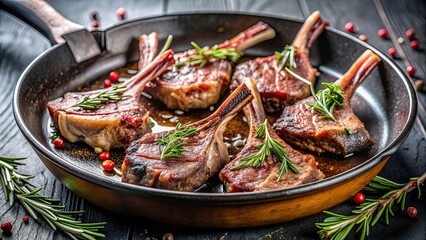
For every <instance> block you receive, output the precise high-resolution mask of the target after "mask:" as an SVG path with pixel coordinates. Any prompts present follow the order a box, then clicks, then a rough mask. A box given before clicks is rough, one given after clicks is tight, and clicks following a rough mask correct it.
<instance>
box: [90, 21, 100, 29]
mask: <svg viewBox="0 0 426 240" xmlns="http://www.w3.org/2000/svg"><path fill="white" fill-rule="evenodd" d="M90 25H91V26H92V28H98V27H99V21H98V20H93V21H92V22H91V24H90Z"/></svg>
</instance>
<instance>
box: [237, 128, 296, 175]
mask: <svg viewBox="0 0 426 240" xmlns="http://www.w3.org/2000/svg"><path fill="white" fill-rule="evenodd" d="M267 128H268V127H267V120H265V122H263V123H262V124H260V125H259V128H258V129H257V131H256V133H255V135H254V137H255V138H259V139H260V138H265V140H264V141H263V143H261V144H259V145H257V146H255V147H256V148H258V149H260V150H259V151H258V152H256V153H253V154H251V155H249V156H247V157H244V158H242V159H241V160H240V163H238V164H237V165H235V166H233V167H232V168H231V170H236V169H239V168H243V167H253V168H256V167H258V166H259V165H261V164H262V163H263V162H264V161H265V158H266V157H268V156H271V154H273V155H274V156H275V158H276V159H277V160H278V161H279V162H281V166H280V169H279V176H278V179H277V182H278V181H279V180H280V179H281V177H282V175H283V174H284V173H286V174H287V173H288V168H290V169H291V170H292V171H293V172H294V173H298V172H299V170H297V168H296V167H295V166H294V165H293V162H292V161H291V159H290V158H289V157H288V156H287V153H286V152H285V150H284V148H285V146H284V145H283V144H281V143H280V142H278V141H277V140H275V139H273V138H272V137H271V136H270V135H269V132H268V129H267Z"/></svg>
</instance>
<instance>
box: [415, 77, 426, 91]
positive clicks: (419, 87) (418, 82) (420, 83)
mask: <svg viewBox="0 0 426 240" xmlns="http://www.w3.org/2000/svg"><path fill="white" fill-rule="evenodd" d="M415 85H416V90H417V91H422V90H423V87H424V86H425V82H424V81H423V80H421V79H419V80H416V82H415Z"/></svg>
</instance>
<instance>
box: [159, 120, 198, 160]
mask: <svg viewBox="0 0 426 240" xmlns="http://www.w3.org/2000/svg"><path fill="white" fill-rule="evenodd" d="M196 133H197V128H195V127H189V126H188V124H185V125H182V124H180V123H178V124H177V125H176V128H175V130H173V131H170V132H168V133H167V134H166V135H163V136H161V137H160V138H157V139H155V141H156V142H158V143H159V151H160V154H161V155H160V159H164V158H171V157H179V156H180V155H181V154H182V152H183V151H184V149H183V146H185V143H184V142H182V139H183V138H186V137H189V136H192V135H195V134H196Z"/></svg>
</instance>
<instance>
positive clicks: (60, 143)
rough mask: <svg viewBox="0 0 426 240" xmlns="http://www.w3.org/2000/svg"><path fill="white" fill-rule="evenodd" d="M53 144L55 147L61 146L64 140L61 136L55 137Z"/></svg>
mask: <svg viewBox="0 0 426 240" xmlns="http://www.w3.org/2000/svg"><path fill="white" fill-rule="evenodd" d="M53 145H55V148H61V147H63V146H64V140H63V139H62V138H61V137H58V138H55V140H53Z"/></svg>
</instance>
